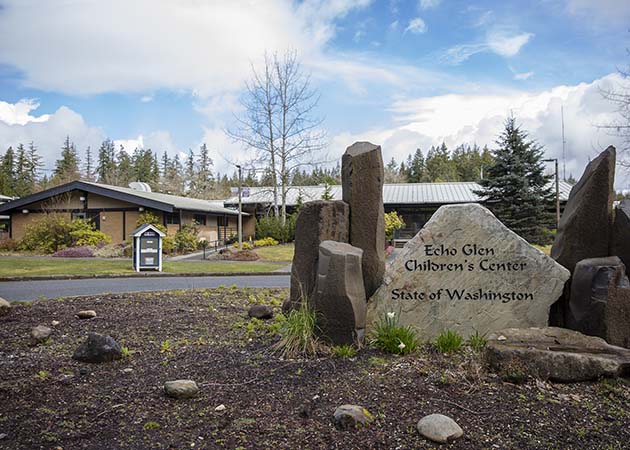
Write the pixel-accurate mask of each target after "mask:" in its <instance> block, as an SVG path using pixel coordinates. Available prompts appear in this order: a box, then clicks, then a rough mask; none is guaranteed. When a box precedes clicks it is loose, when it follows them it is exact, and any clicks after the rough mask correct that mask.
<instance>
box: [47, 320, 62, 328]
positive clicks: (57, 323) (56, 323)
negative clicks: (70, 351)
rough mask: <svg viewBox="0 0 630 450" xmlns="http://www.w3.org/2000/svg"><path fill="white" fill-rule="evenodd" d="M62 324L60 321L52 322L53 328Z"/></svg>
mask: <svg viewBox="0 0 630 450" xmlns="http://www.w3.org/2000/svg"><path fill="white" fill-rule="evenodd" d="M60 323H61V322H59V321H58V320H53V321H52V322H50V324H51V325H52V326H53V327H56V326H57V325H59V324H60Z"/></svg>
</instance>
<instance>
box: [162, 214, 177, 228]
mask: <svg viewBox="0 0 630 450" xmlns="http://www.w3.org/2000/svg"><path fill="white" fill-rule="evenodd" d="M164 221H165V222H166V225H179V213H164Z"/></svg>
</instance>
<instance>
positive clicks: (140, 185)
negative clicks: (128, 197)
mask: <svg viewBox="0 0 630 450" xmlns="http://www.w3.org/2000/svg"><path fill="white" fill-rule="evenodd" d="M129 187H130V188H131V189H133V190H134V191H141V192H151V186H149V185H148V184H147V183H144V182H142V181H132V182H131V183H129Z"/></svg>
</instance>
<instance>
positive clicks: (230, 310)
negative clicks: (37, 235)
mask: <svg viewBox="0 0 630 450" xmlns="http://www.w3.org/2000/svg"><path fill="white" fill-rule="evenodd" d="M287 296H288V291H287V290H282V289H255V290H254V289H251V290H237V289H232V288H220V289H214V290H196V291H185V292H184V291H179V292H167V293H146V294H125V295H109V296H97V297H85V298H75V299H65V300H55V301H40V302H35V303H33V304H32V305H30V306H17V307H15V308H14V309H13V311H12V314H11V315H9V316H7V317H3V318H0V374H1V376H0V436H1V435H2V434H6V437H4V438H2V439H0V448H3V449H4V448H6V449H39V448H42V449H52V448H55V447H56V446H60V447H62V448H64V449H66V450H68V449H104V448H125V449H147V448H172V449H183V448H186V449H189V448H195V449H199V448H201V449H205V448H208V449H211V448H230V449H235V448H274V449H297V448H309V449H320V448H323V449H327V448H330V449H393V448H405V449H409V448H420V449H421V448H436V447H437V444H433V443H431V442H428V441H426V440H425V439H423V438H422V437H421V436H420V435H419V434H418V433H417V431H416V430H415V425H416V422H417V421H418V420H419V419H420V418H421V417H423V416H424V415H427V414H431V413H441V414H446V415H448V416H450V417H452V418H453V419H455V420H456V421H457V422H458V423H459V425H460V426H461V427H462V428H463V429H464V433H465V434H464V437H462V438H461V439H459V440H457V441H455V442H452V443H450V444H446V445H442V446H440V448H449V449H450V448H457V449H477V448H480V449H481V448H488V449H491V448H502V449H503V448H519V449H521V448H527V449H539V448H540V449H543V448H544V449H547V448H563V449H568V448H571V449H595V448H611V449H616V448H624V447H625V446H626V445H627V442H629V440H630V431H629V429H628V426H627V424H628V423H629V422H630V386H629V385H628V384H627V383H626V382H625V381H607V380H604V381H601V382H598V383H580V384H572V385H558V384H548V383H542V382H536V381H529V382H527V383H525V384H522V385H515V384H510V383H505V382H503V381H501V380H500V379H499V378H498V377H496V376H495V375H492V374H488V373H486V372H485V371H484V370H483V368H482V367H481V366H480V363H479V359H478V358H477V357H475V356H474V355H473V354H472V352H471V351H466V352H463V353H460V354H456V355H454V356H443V355H440V354H437V353H435V352H432V351H430V350H428V349H424V350H423V351H421V352H420V353H418V354H415V355H410V356H405V357H394V356H389V355H387V354H384V353H381V352H378V351H375V350H371V349H364V350H361V351H360V352H359V353H358V355H357V357H356V358H354V359H352V360H349V359H336V358H332V357H328V356H323V357H322V358H319V359H316V360H309V361H286V360H282V359H280V358H279V357H278V356H277V355H273V354H270V351H269V349H270V346H271V345H272V344H273V343H274V342H275V341H276V340H277V339H278V338H277V336H276V331H277V328H278V327H277V324H278V322H276V321H273V320H272V321H269V322H264V323H263V322H260V321H255V320H251V321H250V320H249V319H248V318H247V308H248V307H249V306H250V305H251V304H254V303H265V304H269V305H272V306H273V308H274V309H275V311H276V313H278V312H279V311H280V305H281V303H282V301H283V300H284V299H285V298H286V297H287ZM86 309H94V310H95V311H96V312H97V314H98V316H97V318H96V319H93V320H87V321H86V320H79V319H77V318H75V317H74V315H75V314H76V313H77V312H78V311H80V310H86ZM53 320H56V321H59V322H60V324H59V325H57V326H56V327H54V331H53V334H52V336H51V338H50V340H49V341H48V342H46V343H45V344H43V345H39V346H36V347H31V346H30V345H29V344H30V342H29V336H30V330H31V328H32V327H34V326H36V325H48V326H50V324H51V322H52V321H53ZM89 331H95V332H98V333H103V334H109V335H111V336H112V337H114V338H115V339H116V340H117V341H118V342H119V343H120V344H121V345H123V346H124V347H126V348H127V351H128V353H129V356H127V357H126V358H125V359H123V360H121V361H116V362H112V363H105V364H100V365H89V364H83V363H78V362H76V361H74V360H73V359H72V358H71V356H72V353H73V351H74V349H75V348H76V347H77V346H78V345H79V344H80V343H81V342H82V341H83V339H84V338H85V335H86V333H87V332H89ZM181 378H190V379H193V380H195V381H196V382H197V384H198V385H199V387H200V394H199V396H198V397H196V398H194V399H190V400H174V399H170V398H168V397H166V396H165V395H164V393H163V390H162V386H163V383H164V382H165V381H168V380H175V379H181ZM313 399H315V400H313ZM345 403H352V404H358V405H361V406H363V407H365V408H367V409H368V410H369V411H370V412H371V413H372V414H373V415H374V417H375V421H374V422H373V423H372V424H371V425H370V426H369V427H366V428H361V429H356V430H349V431H339V430H337V429H336V428H335V427H334V425H333V422H332V414H333V412H334V410H335V408H336V407H337V406H339V405H341V404H345ZM221 404H223V405H225V410H224V411H219V412H217V411H215V408H216V407H217V406H219V405H221ZM193 444H194V445H193Z"/></svg>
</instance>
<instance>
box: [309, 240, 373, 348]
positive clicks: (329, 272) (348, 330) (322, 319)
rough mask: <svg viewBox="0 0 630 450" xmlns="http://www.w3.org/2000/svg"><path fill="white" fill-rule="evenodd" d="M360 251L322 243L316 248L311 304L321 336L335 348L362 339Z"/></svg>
mask: <svg viewBox="0 0 630 450" xmlns="http://www.w3.org/2000/svg"><path fill="white" fill-rule="evenodd" d="M362 255H363V250H361V249H360V248H357V247H353V246H352V245H350V244H346V243H343V242H335V241H324V242H322V243H321V244H320V245H319V264H318V268H317V287H316V289H315V291H314V293H313V295H312V298H311V305H312V306H313V309H314V311H315V313H316V315H317V326H318V328H319V330H320V332H321V334H322V335H323V336H324V337H325V338H326V339H328V340H329V341H331V342H332V343H333V344H335V345H343V344H351V343H353V342H355V341H356V340H360V339H362V338H363V332H364V328H365V314H366V297H365V290H364V287H363V276H362V273H361V256H362Z"/></svg>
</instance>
